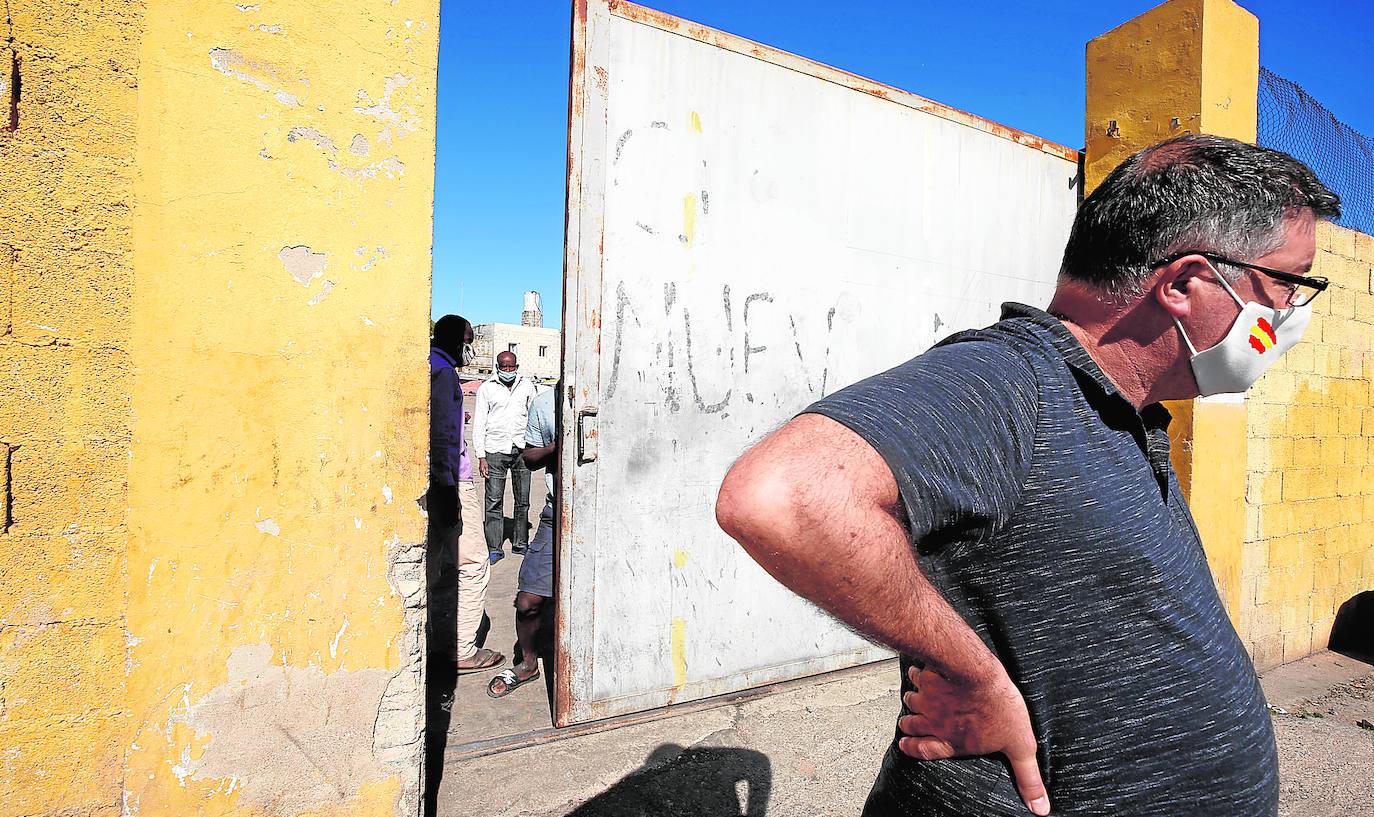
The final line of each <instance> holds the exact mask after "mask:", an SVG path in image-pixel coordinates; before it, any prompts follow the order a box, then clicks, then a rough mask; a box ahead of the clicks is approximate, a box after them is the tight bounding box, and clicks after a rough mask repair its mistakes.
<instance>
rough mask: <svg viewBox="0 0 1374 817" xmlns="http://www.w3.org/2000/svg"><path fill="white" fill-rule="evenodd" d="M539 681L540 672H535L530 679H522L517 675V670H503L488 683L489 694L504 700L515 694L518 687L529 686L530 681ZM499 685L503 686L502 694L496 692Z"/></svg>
mask: <svg viewBox="0 0 1374 817" xmlns="http://www.w3.org/2000/svg"><path fill="white" fill-rule="evenodd" d="M537 680H539V670H535V671H534V674H533V675H531V676H530V677H528V678H521V677H519V676H517V675H516V674H515V670H513V669H503V670H501V672H500V673H498V674H497V675H496V677H495V678H492V679H491V680H490V681H488V682H487V694H488V695H490V696H491V697H493V698H504V697H506V696H507V695H509V694H511V693H512V692H514V691H515V689H516V687H521V686H524V685H525V684H528V683H529V682H530V681H537ZM498 683H500V684H502V687H501V691H500V692H497V691H496V685H497V684H498Z"/></svg>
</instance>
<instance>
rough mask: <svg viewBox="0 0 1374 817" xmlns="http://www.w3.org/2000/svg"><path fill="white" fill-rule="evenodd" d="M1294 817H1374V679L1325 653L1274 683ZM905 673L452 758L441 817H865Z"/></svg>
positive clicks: (817, 682)
mask: <svg viewBox="0 0 1374 817" xmlns="http://www.w3.org/2000/svg"><path fill="white" fill-rule="evenodd" d="M1262 681H1263V684H1264V688H1265V694H1266V696H1267V697H1268V699H1269V701H1270V703H1271V705H1272V706H1273V707H1274V712H1273V718H1274V727H1275V732H1276V734H1277V737H1278V744H1279V764H1280V774H1281V779H1282V804H1281V807H1280V814H1281V815H1284V816H1285V817H1326V816H1327V815H1330V816H1331V817H1335V815H1342V817H1354V816H1355V815H1374V731H1371V730H1370V729H1367V728H1362V727H1361V726H1359V725H1357V724H1358V723H1359V722H1360V721H1364V722H1365V723H1374V666H1372V665H1371V664H1369V663H1365V662H1362V661H1357V660H1355V659H1352V658H1347V657H1344V656H1341V655H1336V654H1333V653H1319V654H1318V655H1316V656H1313V657H1311V658H1308V659H1305V660H1303V661H1299V662H1296V663H1294V664H1289V665H1287V666H1284V667H1280V668H1278V669H1275V670H1272V671H1270V672H1268V673H1266V674H1265V676H1264V677H1263V679H1262ZM897 708H898V701H897V673H896V671H895V669H894V665H893V663H892V662H886V663H884V664H879V665H874V666H872V667H867V668H861V669H859V670H852V671H848V672H845V673H839V674H836V675H832V676H827V677H823V678H820V679H811V680H809V681H803V682H797V683H794V684H791V685H788V686H787V687H786V688H783V689H781V691H777V692H775V693H773V694H768V695H765V696H762V697H755V698H752V699H737V700H734V701H728V702H725V703H723V704H721V705H716V706H707V707H693V706H691V705H688V706H684V707H682V708H681V710H680V712H681V714H675V715H673V716H671V717H662V718H658V719H655V720H649V721H644V722H639V723H632V724H630V725H624V726H620V727H618V728H612V729H602V731H591V732H579V731H577V730H576V729H574V730H567V731H565V732H563V733H559V735H557V736H550V735H548V734H544V735H541V736H539V737H540V740H541V742H540V743H539V744H538V745H533V746H526V747H524V748H517V749H513V750H508V751H501V752H498V753H495V754H487V755H483V756H472V754H471V753H467V754H462V753H457V752H450V753H449V757H448V758H447V759H446V760H445V762H444V764H443V769H442V780H441V782H440V786H439V790H438V798H437V814H438V815H439V816H440V817H468V815H484V816H485V817H562V816H563V815H577V817H632V816H633V817H650V815H653V817H678V816H679V815H680V816H681V817H689V815H690V817H698V815H711V816H712V817H715V816H716V815H740V814H746V815H753V816H758V815H765V814H766V815H769V817H823V816H824V815H854V814H857V813H858V812H859V809H860V807H861V806H862V804H863V800H864V797H865V795H866V794H867V792H868V787H869V785H870V784H871V783H872V780H873V775H874V772H875V771H876V768H877V761H878V758H879V756H880V754H881V752H882V751H883V750H884V748H885V747H886V745H887V743H888V741H889V740H890V738H891V733H892V728H893V715H894V713H895V712H896V711H897Z"/></svg>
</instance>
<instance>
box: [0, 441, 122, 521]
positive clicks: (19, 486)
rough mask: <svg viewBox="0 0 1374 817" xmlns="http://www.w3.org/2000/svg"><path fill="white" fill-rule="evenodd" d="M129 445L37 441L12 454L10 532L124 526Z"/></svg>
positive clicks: (19, 448) (21, 447)
mask: <svg viewBox="0 0 1374 817" xmlns="http://www.w3.org/2000/svg"><path fill="white" fill-rule="evenodd" d="M128 469H129V449H128V446H127V444H118V443H84V442H74V443H73V442H35V443H30V444H26V445H23V446H20V447H18V448H17V449H15V451H14V453H13V454H12V455H11V458H10V487H11V493H10V503H11V504H10V520H11V523H10V534H11V535H15V534H27V533H61V532H77V531H97V532H98V531H108V530H113V529H116V528H120V527H122V526H123V525H124V524H125V516H126V513H127V505H128Z"/></svg>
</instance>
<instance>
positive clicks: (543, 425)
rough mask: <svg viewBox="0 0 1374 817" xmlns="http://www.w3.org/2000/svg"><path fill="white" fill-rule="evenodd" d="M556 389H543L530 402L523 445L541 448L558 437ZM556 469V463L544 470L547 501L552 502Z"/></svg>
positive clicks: (552, 442) (551, 443) (550, 443)
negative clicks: (547, 491)
mask: <svg viewBox="0 0 1374 817" xmlns="http://www.w3.org/2000/svg"><path fill="white" fill-rule="evenodd" d="M557 391H558V390H557V389H545V390H544V391H542V392H540V393H539V394H538V395H536V396H535V398H534V402H532V403H530V412H529V423H528V424H527V425H526V426H525V445H527V446H529V447H532V448H543V447H544V446H546V445H553V444H554V442H555V441H557V439H558V429H557V428H556V427H555V425H556V423H555V414H556V410H557V407H556V406H555V405H554V402H553V401H554V397H555V394H556V392H557ZM557 471H558V465H557V463H556V462H555V463H553V464H550V465H549V467H548V469H547V470H546V471H544V482H545V483H546V484H547V485H548V489H549V502H553V475H554V474H555V473H556V472H557Z"/></svg>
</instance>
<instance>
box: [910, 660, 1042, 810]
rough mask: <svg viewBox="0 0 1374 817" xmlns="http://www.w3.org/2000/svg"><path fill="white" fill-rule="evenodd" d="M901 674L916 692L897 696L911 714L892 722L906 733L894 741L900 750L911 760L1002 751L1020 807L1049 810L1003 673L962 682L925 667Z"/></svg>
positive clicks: (1018, 702)
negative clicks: (905, 676)
mask: <svg viewBox="0 0 1374 817" xmlns="http://www.w3.org/2000/svg"><path fill="white" fill-rule="evenodd" d="M907 675H908V676H909V677H910V678H911V683H912V684H913V685H914V686H915V687H916V690H915V691H914V692H908V693H906V695H904V696H903V697H902V703H904V704H906V708H907V711H908V712H910V713H911V714H910V715H904V716H902V717H901V718H900V719H898V721H897V728H898V729H900V730H901V731H902V734H904V735H907V736H908V737H904V738H902V739H901V740H900V741H898V743H897V746H898V748H900V749H901V750H902V752H903V753H904V754H907V755H910V756H911V757H914V758H916V759H917V760H944V759H947V758H952V757H969V756H976V755H991V754H1003V755H1006V757H1007V760H1009V761H1011V769H1012V774H1013V775H1014V776H1015V783H1016V788H1017V791H1019V792H1020V794H1021V799H1022V800H1023V801H1024V802H1025V804H1026V806H1027V807H1028V808H1029V809H1030V810H1031V811H1033V812H1034V813H1036V814H1042V815H1043V814H1049V813H1050V801H1049V795H1048V793H1047V792H1046V791H1045V784H1044V783H1043V782H1042V781H1041V779H1040V766H1039V765H1038V764H1037V763H1036V760H1035V753H1036V743H1035V733H1034V731H1033V730H1032V729H1031V722H1030V713H1029V712H1028V711H1027V710H1026V702H1025V699H1024V698H1022V697H1021V692H1020V691H1019V690H1018V689H1017V688H1016V685H1015V684H1013V683H1012V682H1011V679H1010V678H1008V677H1007V675H1006V673H1005V672H999V673H997V674H995V675H993V676H992V677H991V678H988V679H986V680H984V681H980V682H971V683H967V684H961V683H955V682H952V681H949V680H946V679H945V678H944V677H943V676H941V675H940V674H939V673H937V672H935V671H934V670H931V669H924V670H921V669H917V668H916V667H912V668H911V669H910V670H908V672H907Z"/></svg>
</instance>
